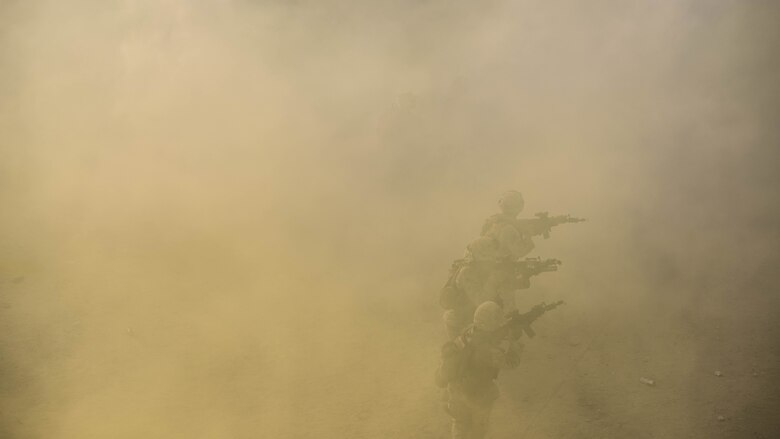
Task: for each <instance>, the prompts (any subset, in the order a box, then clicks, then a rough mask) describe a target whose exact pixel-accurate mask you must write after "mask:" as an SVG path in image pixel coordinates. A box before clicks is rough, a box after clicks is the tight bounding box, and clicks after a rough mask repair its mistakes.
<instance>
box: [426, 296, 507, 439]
mask: <svg viewBox="0 0 780 439" xmlns="http://www.w3.org/2000/svg"><path fill="white" fill-rule="evenodd" d="M504 322H505V321H504V317H503V311H502V309H501V307H500V306H499V305H498V304H496V303H495V302H490V301H488V302H484V303H482V304H481V305H479V306H478V307H477V309H476V311H475V312H474V323H473V325H471V326H469V327H468V329H466V331H464V333H463V334H462V335H461V336H460V337H458V338H457V339H455V340H454V341H451V342H448V343H447V344H445V345H444V347H443V348H442V365H441V367H440V368H439V370H438V371H437V384H438V385H439V386H441V387H446V388H447V393H448V395H447V396H448V400H447V405H446V411H447V413H448V414H449V415H450V417H451V418H452V437H453V439H481V438H483V437H485V434H486V433H487V428H488V420H489V418H490V411H491V409H492V407H493V403H494V401H495V400H496V399H497V398H498V387H497V386H496V383H495V380H496V378H497V377H498V373H499V371H500V370H501V369H512V368H515V367H516V366H517V364H518V360H519V353H520V347H521V345H519V344H517V343H516V342H507V341H506V340H505V339H504V337H502V336H500V335H499V334H500V332H501V327H502V325H503V324H504Z"/></svg>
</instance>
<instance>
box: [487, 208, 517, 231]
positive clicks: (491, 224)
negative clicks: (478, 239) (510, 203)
mask: <svg viewBox="0 0 780 439" xmlns="http://www.w3.org/2000/svg"><path fill="white" fill-rule="evenodd" d="M510 224H512V219H511V218H509V217H508V216H507V215H505V214H503V213H497V214H494V215H490V216H489V217H487V219H486V220H485V222H484V224H483V225H482V235H485V234H487V233H489V232H490V231H491V230H493V229H494V228H496V227H503V226H506V225H510Z"/></svg>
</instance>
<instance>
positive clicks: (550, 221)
mask: <svg viewBox="0 0 780 439" xmlns="http://www.w3.org/2000/svg"><path fill="white" fill-rule="evenodd" d="M534 216H535V217H536V218H526V219H522V218H521V219H517V220H515V221H517V228H518V229H519V230H520V231H522V232H525V233H527V234H528V235H529V236H539V235H542V236H543V237H544V239H547V238H549V237H550V231H551V230H552V228H553V227H555V226H557V225H560V224H566V223H579V222H582V221H585V219H584V218H575V217H573V216H571V215H556V216H550V214H549V213H547V212H539V213H537V214H535V215H534Z"/></svg>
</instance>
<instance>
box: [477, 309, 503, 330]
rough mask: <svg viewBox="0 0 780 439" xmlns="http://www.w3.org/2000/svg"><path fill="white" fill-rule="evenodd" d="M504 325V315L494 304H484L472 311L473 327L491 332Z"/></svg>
mask: <svg viewBox="0 0 780 439" xmlns="http://www.w3.org/2000/svg"><path fill="white" fill-rule="evenodd" d="M503 324H504V314H503V311H502V310H501V307H500V306H498V304H497V303H496V302H484V303H483V304H482V305H479V306H478V307H477V310H476V311H474V327H475V328H477V329H479V330H482V331H485V332H493V331H495V330H496V329H498V328H500V327H501V325H503Z"/></svg>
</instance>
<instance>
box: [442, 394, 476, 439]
mask: <svg viewBox="0 0 780 439" xmlns="http://www.w3.org/2000/svg"><path fill="white" fill-rule="evenodd" d="M449 395H450V399H449V401H448V403H447V413H449V415H450V417H451V418H452V439H471V437H472V431H471V407H470V405H469V404H468V401H467V400H466V399H465V398H464V397H463V395H461V394H460V392H456V391H453V390H452V389H450V392H449Z"/></svg>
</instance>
